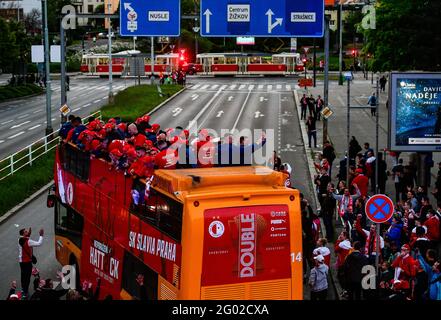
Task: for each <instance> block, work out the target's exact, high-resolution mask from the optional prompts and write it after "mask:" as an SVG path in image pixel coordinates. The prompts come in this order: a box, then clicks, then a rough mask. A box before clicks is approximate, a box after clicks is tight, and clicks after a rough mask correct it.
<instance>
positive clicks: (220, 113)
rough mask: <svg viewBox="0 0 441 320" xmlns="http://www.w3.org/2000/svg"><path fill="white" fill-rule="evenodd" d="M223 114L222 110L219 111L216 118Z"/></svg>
mask: <svg viewBox="0 0 441 320" xmlns="http://www.w3.org/2000/svg"><path fill="white" fill-rule="evenodd" d="M223 114H224V111H223V110H221V111H219V112H218V113H217V116H216V118H220V117H222V115H223Z"/></svg>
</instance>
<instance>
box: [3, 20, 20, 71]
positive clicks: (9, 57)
mask: <svg viewBox="0 0 441 320" xmlns="http://www.w3.org/2000/svg"><path fill="white" fill-rule="evenodd" d="M0 52H1V54H0V69H2V72H9V71H11V68H12V62H13V61H14V60H15V59H16V58H17V55H18V50H17V48H16V46H15V35H14V34H13V33H12V32H11V30H10V27H9V23H8V22H7V21H6V20H5V19H3V18H0Z"/></svg>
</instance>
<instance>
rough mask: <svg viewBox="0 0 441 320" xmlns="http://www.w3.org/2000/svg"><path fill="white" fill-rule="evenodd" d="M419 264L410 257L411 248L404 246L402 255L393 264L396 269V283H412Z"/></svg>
mask: <svg viewBox="0 0 441 320" xmlns="http://www.w3.org/2000/svg"><path fill="white" fill-rule="evenodd" d="M418 267H419V262H418V260H415V259H414V258H412V256H411V255H410V246H409V245H408V244H403V246H402V247H401V252H400V254H399V255H398V256H397V257H396V258H395V260H394V261H393V262H392V268H395V275H394V281H401V282H408V283H411V282H412V280H413V278H415V276H416V273H417V271H418Z"/></svg>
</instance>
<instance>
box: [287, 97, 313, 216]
mask: <svg viewBox="0 0 441 320" xmlns="http://www.w3.org/2000/svg"><path fill="white" fill-rule="evenodd" d="M292 94H293V96H294V100H295V103H296V111H297V115H298V117H299V122H300V129H301V131H302V140H303V146H304V147H305V153H306V159H307V161H308V171H309V175H310V178H311V180H310V183H311V188H312V190H315V188H314V183H313V181H314V175H315V174H316V170H315V166H314V160H313V159H312V158H311V151H312V150H313V149H311V148H309V147H308V135H307V133H306V125H305V122H303V120H300V119H301V117H302V113H301V109H299V106H300V99H299V97H298V95H297V90H294V91H293V92H292ZM312 198H313V200H314V205H315V207H316V208H318V203H319V202H318V198H317V195H316V194H315V193H314V196H313V197H312Z"/></svg>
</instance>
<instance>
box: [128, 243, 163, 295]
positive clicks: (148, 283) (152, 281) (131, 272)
mask: <svg viewBox="0 0 441 320" xmlns="http://www.w3.org/2000/svg"><path fill="white" fill-rule="evenodd" d="M140 275H142V277H144V287H140V286H139V284H138V282H137V281H136V279H137V277H139V276H140ZM122 288H123V289H124V290H126V291H127V292H128V293H129V294H130V295H131V296H132V297H133V298H134V299H137V300H158V275H157V274H156V272H155V271H154V270H152V269H150V268H149V267H148V266H147V265H145V264H144V263H143V262H142V261H141V260H139V259H138V258H136V257H135V256H134V255H133V254H131V253H130V252H127V251H126V252H125V253H124V261H123V274H122ZM143 289H144V291H141V290H143Z"/></svg>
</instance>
